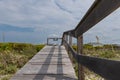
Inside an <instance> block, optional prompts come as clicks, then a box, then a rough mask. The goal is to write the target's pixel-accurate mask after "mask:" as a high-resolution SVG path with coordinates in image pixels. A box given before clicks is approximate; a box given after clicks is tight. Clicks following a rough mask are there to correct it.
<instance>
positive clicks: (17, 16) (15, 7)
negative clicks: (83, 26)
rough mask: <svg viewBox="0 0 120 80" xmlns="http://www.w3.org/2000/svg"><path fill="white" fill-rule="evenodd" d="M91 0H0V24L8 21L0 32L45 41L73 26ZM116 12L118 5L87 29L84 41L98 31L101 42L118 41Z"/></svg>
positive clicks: (15, 38)
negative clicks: (104, 17)
mask: <svg viewBox="0 0 120 80" xmlns="http://www.w3.org/2000/svg"><path fill="white" fill-rule="evenodd" d="M94 1H95V0H0V24H5V25H9V26H7V27H9V28H6V27H4V28H5V30H2V28H3V27H1V26H0V33H3V32H4V33H6V41H16V42H30V43H45V41H46V38H47V37H49V36H51V35H57V36H62V33H63V32H64V31H66V30H70V29H73V28H75V27H76V25H77V24H78V22H79V21H80V20H81V19H82V17H83V16H84V14H85V13H86V11H87V10H88V8H89V7H90V6H91V4H92V3H93V2H94ZM118 16H120V9H118V10H116V11H115V12H114V13H113V14H112V15H110V17H107V18H106V19H105V20H103V21H102V22H100V23H99V24H97V25H96V26H95V27H94V28H92V29H91V30H90V31H88V32H87V33H86V34H85V42H90V41H93V40H94V41H95V38H94V37H95V36H96V35H97V36H100V37H101V41H102V42H105V43H107V42H115V41H116V42H118V43H120V38H119V36H117V34H119V29H120V28H119V26H120V23H119V21H120V18H118ZM5 25H2V26H5ZM12 26H13V27H12ZM20 30H23V31H20ZM109 33H111V35H109ZM89 35H91V37H90V36H89ZM0 36H1V35H0ZM10 36H11V37H10ZM112 36H114V37H115V38H114V39H113V37H112ZM0 41H2V39H0Z"/></svg>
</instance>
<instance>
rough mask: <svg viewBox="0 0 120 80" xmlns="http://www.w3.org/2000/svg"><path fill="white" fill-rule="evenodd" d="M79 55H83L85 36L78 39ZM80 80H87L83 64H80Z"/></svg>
mask: <svg viewBox="0 0 120 80" xmlns="http://www.w3.org/2000/svg"><path fill="white" fill-rule="evenodd" d="M77 53H78V54H83V36H79V37H78V38H77ZM78 80H85V77H84V68H83V66H82V65H81V64H78Z"/></svg>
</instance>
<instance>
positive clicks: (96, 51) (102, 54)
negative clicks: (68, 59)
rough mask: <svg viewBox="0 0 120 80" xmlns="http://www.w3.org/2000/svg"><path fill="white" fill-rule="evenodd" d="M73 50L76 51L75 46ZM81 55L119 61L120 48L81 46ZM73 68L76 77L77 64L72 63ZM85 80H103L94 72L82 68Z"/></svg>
mask: <svg viewBox="0 0 120 80" xmlns="http://www.w3.org/2000/svg"><path fill="white" fill-rule="evenodd" d="M73 49H74V50H77V46H75V45H74V46H73ZM83 54H84V55H87V56H94V57H99V58H106V59H110V60H120V48H119V47H118V46H116V45H104V46H97V47H93V46H92V45H89V44H85V45H84V46H83ZM72 61H73V60H72ZM73 62H74V63H73V64H74V65H75V67H74V69H75V72H76V75H77V76H78V64H77V62H76V61H73ZM84 75H85V80H104V79H103V78H102V77H100V76H99V75H97V74H95V73H94V72H91V71H89V70H88V69H87V68H85V67H84Z"/></svg>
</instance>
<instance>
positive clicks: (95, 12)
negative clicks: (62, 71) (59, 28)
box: [62, 0, 120, 80]
mask: <svg viewBox="0 0 120 80" xmlns="http://www.w3.org/2000/svg"><path fill="white" fill-rule="evenodd" d="M119 6H120V0H95V2H94V3H93V5H92V6H91V7H90V9H89V10H88V12H87V13H86V15H85V16H84V17H83V18H82V20H81V21H80V23H79V24H78V25H77V27H76V28H75V29H73V30H69V31H66V32H64V33H63V37H62V44H63V45H64V46H65V47H66V49H67V50H68V51H69V52H71V53H72V56H73V58H74V59H75V60H76V61H77V62H78V63H79V64H78V70H79V71H78V79H79V80H84V74H83V66H85V67H87V68H88V69H90V70H92V71H94V72H95V73H97V74H99V75H100V76H102V77H103V78H105V79H107V80H120V61H113V60H107V59H102V58H96V57H90V56H84V55H83V34H84V33H85V32H86V31H87V30H89V29H90V28H92V27H93V26H94V25H96V24H97V23H98V22H100V21H101V20H102V19H104V18H105V17H106V16H108V15H109V14H110V13H112V12H113V11H114V10H116V9H117V8H119ZM72 37H74V38H76V39H77V48H78V49H77V52H75V51H74V50H73V48H72V47H71V44H72Z"/></svg>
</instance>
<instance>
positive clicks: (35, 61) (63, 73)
mask: <svg viewBox="0 0 120 80" xmlns="http://www.w3.org/2000/svg"><path fill="white" fill-rule="evenodd" d="M10 80H76V76H75V72H74V69H73V66H72V64H71V61H70V59H69V57H68V54H67V52H66V50H65V48H64V47H63V46H45V47H44V48H43V49H42V50H41V51H40V52H38V53H37V54H36V55H35V56H34V57H33V58H32V59H31V60H30V61H28V62H27V63H26V65H25V66H24V67H23V68H21V69H20V70H19V71H18V72H17V73H16V74H15V75H14V76H13V77H12V78H11V79H10Z"/></svg>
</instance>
